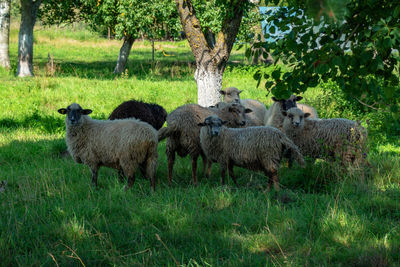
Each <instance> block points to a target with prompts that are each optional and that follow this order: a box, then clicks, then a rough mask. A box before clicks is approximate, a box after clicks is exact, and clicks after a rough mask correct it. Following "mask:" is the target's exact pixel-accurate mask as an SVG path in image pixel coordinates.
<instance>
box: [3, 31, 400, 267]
mask: <svg viewBox="0 0 400 267" xmlns="http://www.w3.org/2000/svg"><path fill="white" fill-rule="evenodd" d="M17 36H18V31H17V29H16V28H13V29H12V32H11V44H10V54H11V59H12V70H11V71H10V72H8V71H5V70H0V181H3V180H6V181H7V182H8V185H7V187H6V189H5V191H4V192H0V229H1V231H0V265H1V266H16V265H22V266H29V265H35V266H37V265H45V266H48V265H49V266H69V265H83V266H93V265H113V266H143V265H144V266H166V265H168V266H173V265H183V266H275V265H276V266H304V265H306V266H315V265H318V266H330V265H341V266H396V265H397V266H398V265H400V157H399V155H400V141H399V140H398V137H396V136H393V135H392V134H391V133H390V132H385V131H383V130H382V128H381V124H380V118H381V116H380V114H379V113H363V114H359V113H357V112H354V110H353V109H351V108H350V107H348V106H346V105H344V104H343V103H342V102H340V101H336V99H339V96H337V95H335V93H332V92H331V91H329V90H325V89H324V88H328V89H329V86H330V85H320V86H318V87H317V88H312V89H310V90H309V91H308V92H307V93H306V94H305V99H306V101H307V102H308V103H309V104H312V105H314V106H315V107H317V109H318V111H319V113H320V116H321V117H345V118H351V119H360V120H362V121H363V125H364V126H366V127H367V124H366V119H369V121H370V125H369V129H370V132H369V140H370V141H369V146H370V150H369V153H368V158H367V159H368V161H369V162H370V167H368V168H367V169H365V170H363V171H354V172H350V173H347V174H346V173H343V171H342V170H341V169H339V168H338V167H337V166H330V165H329V164H328V163H326V162H324V161H317V162H316V163H315V164H314V165H308V166H307V167H306V168H305V169H301V168H298V167H295V168H293V169H288V168H286V167H285V166H284V164H282V168H281V170H280V177H281V180H280V182H281V188H282V189H281V191H280V192H275V191H271V192H265V191H264V190H263V187H264V188H265V186H266V179H265V177H264V176H263V175H262V174H261V173H255V172H251V171H247V170H244V169H240V168H236V169H235V172H236V175H237V177H238V178H239V184H240V187H239V188H236V187H235V186H233V184H232V182H231V181H229V186H227V187H221V186H220V176H219V168H218V166H217V165H215V166H213V171H212V175H211V178H210V179H206V178H202V177H201V176H200V183H199V186H197V187H194V186H192V184H191V164H190V160H189V159H188V158H184V159H182V158H178V159H177V161H176V164H175V169H174V174H173V177H174V184H173V186H172V187H168V185H167V177H166V176H167V164H166V156H165V142H161V143H160V144H159V150H158V151H159V166H158V170H157V178H158V184H157V189H156V192H155V193H151V192H150V186H149V182H148V181H147V180H145V179H137V180H136V183H135V185H134V186H133V188H132V189H131V190H129V191H127V192H125V191H124V184H123V183H120V182H119V181H118V179H117V175H116V172H115V171H114V170H112V169H107V168H102V169H101V170H100V173H99V188H98V189H95V188H93V187H92V186H91V184H90V171H89V169H88V168H87V167H86V166H84V165H79V164H76V163H74V162H73V161H72V160H71V159H70V158H64V157H61V156H60V153H61V152H62V151H64V150H65V148H66V145H65V141H64V138H65V125H64V117H63V116H61V115H60V114H58V113H57V109H58V108H61V107H66V106H67V105H69V104H71V103H72V102H77V103H79V104H81V105H82V106H83V107H84V108H90V109H92V110H93V113H92V117H93V118H96V119H105V118H106V117H107V116H108V115H109V114H110V112H111V111H112V110H113V108H115V107H116V106H117V105H119V104H120V103H121V102H123V101H125V100H129V99H131V98H136V99H142V100H144V101H148V102H155V103H158V104H160V105H162V106H164V107H165V108H166V109H167V111H168V112H170V111H172V110H174V109H175V108H176V107H178V106H180V105H183V104H185V103H193V102H195V101H196V85H195V82H194V80H193V72H194V63H193V57H192V55H191V52H190V49H189V47H188V45H187V43H186V42H185V41H182V42H177V43H172V42H162V43H156V48H157V51H156V62H155V64H153V66H152V62H151V46H150V43H148V42H142V41H139V42H136V43H135V44H134V46H133V49H132V52H131V55H130V59H129V65H128V71H127V72H126V73H124V74H123V75H119V76H117V77H115V76H114V75H112V70H113V67H114V64H115V61H116V59H117V56H118V51H119V48H120V45H121V43H120V42H119V41H115V40H112V41H109V40H105V39H102V38H100V37H98V36H96V35H95V34H93V33H90V32H88V31H86V30H84V29H80V30H79V31H76V32H72V31H71V28H58V29H55V28H51V29H49V28H42V27H40V26H39V27H37V28H36V31H35V46H34V62H35V74H36V76H35V77H33V78H28V79H20V78H16V77H15V76H14V73H15V71H16V58H17ZM163 51H164V53H165V54H166V55H167V56H164V53H163ZM48 53H50V54H53V56H54V59H55V64H56V72H55V73H54V74H51V73H48V72H47V69H46V62H47V56H48ZM243 54H244V53H243V50H241V51H236V50H234V51H233V55H232V57H231V60H232V61H233V62H231V63H229V66H228V68H227V70H226V72H225V74H224V81H223V87H228V86H235V87H238V88H240V89H243V90H244V92H243V94H242V95H243V96H242V97H244V98H255V99H259V100H261V101H262V102H264V103H265V104H267V105H269V104H271V100H270V96H269V97H268V98H267V97H265V95H266V93H267V92H266V91H265V89H262V88H256V81H254V80H253V78H252V76H253V74H254V71H255V68H254V67H253V66H248V65H247V64H246V62H245V59H244V55H243ZM267 70H268V68H267ZM200 165H201V164H200ZM200 167H201V166H200ZM362 174H363V175H364V178H365V179H361V176H362Z"/></svg>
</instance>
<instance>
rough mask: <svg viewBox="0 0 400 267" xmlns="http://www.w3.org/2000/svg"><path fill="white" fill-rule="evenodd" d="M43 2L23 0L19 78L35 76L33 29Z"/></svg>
mask: <svg viewBox="0 0 400 267" xmlns="http://www.w3.org/2000/svg"><path fill="white" fill-rule="evenodd" d="M40 4H41V0H36V1H34V0H21V25H20V28H19V35H18V38H19V39H18V67H17V76H19V77H27V76H33V27H34V26H35V22H36V15H37V12H38V10H39V6H40Z"/></svg>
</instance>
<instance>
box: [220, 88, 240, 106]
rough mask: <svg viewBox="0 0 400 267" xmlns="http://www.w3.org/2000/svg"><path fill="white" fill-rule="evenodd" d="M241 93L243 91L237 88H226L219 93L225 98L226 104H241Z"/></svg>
mask: <svg viewBox="0 0 400 267" xmlns="http://www.w3.org/2000/svg"><path fill="white" fill-rule="evenodd" d="M241 92H243V91H242V90H239V89H237V88H236V87H228V88H225V90H220V91H219V93H220V94H221V95H223V96H224V102H226V103H239V102H240V93H241Z"/></svg>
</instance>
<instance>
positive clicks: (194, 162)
mask: <svg viewBox="0 0 400 267" xmlns="http://www.w3.org/2000/svg"><path fill="white" fill-rule="evenodd" d="M197 158H198V156H193V157H192V177H193V184H194V185H197Z"/></svg>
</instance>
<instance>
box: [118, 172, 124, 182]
mask: <svg viewBox="0 0 400 267" xmlns="http://www.w3.org/2000/svg"><path fill="white" fill-rule="evenodd" d="M118 179H119V180H120V181H121V182H122V183H123V182H124V180H125V177H124V173H123V171H122V170H118Z"/></svg>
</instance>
